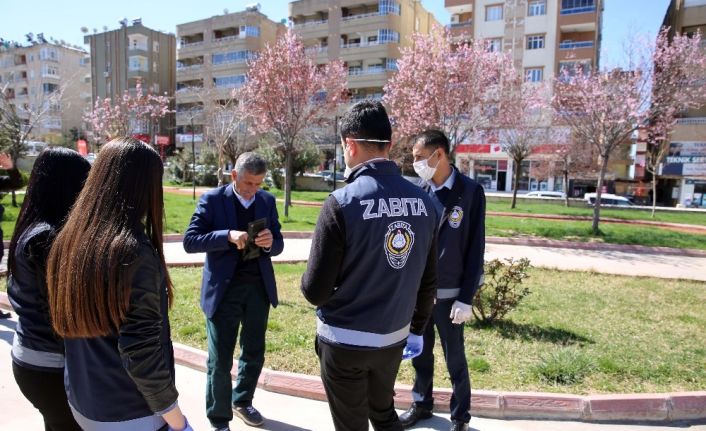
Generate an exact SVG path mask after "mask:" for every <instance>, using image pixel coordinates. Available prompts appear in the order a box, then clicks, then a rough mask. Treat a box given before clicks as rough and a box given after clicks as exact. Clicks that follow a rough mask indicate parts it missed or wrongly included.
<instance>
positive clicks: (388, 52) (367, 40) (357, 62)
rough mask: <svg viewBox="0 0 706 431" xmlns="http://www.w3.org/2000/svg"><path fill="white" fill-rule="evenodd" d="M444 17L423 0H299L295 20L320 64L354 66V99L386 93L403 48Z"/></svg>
mask: <svg viewBox="0 0 706 431" xmlns="http://www.w3.org/2000/svg"><path fill="white" fill-rule="evenodd" d="M434 24H437V25H438V22H437V21H436V19H435V18H434V15H433V14H431V13H429V12H428V11H427V10H426V9H424V7H423V6H422V3H421V1H420V0H297V1H293V2H291V3H289V25H290V26H291V27H292V28H293V29H294V31H295V32H297V34H299V36H300V37H301V38H302V40H303V41H304V45H305V47H306V48H305V49H306V50H307V52H309V53H311V54H312V55H314V56H315V58H316V60H317V62H318V63H319V64H325V63H327V62H329V61H331V60H337V59H340V60H341V61H343V62H344V64H345V66H346V67H347V68H348V88H349V89H350V90H351V96H352V101H353V102H357V101H359V100H362V99H365V98H373V99H378V100H380V99H382V96H383V87H384V86H385V84H387V81H388V79H390V77H391V76H392V73H394V72H395V71H396V70H397V59H399V58H400V56H401V54H400V48H403V47H406V46H409V45H410V43H411V42H410V40H409V36H411V35H412V34H413V33H415V32H419V33H428V32H429V31H430V30H431V29H432V27H433V25H434Z"/></svg>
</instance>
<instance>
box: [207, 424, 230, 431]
mask: <svg viewBox="0 0 706 431" xmlns="http://www.w3.org/2000/svg"><path fill="white" fill-rule="evenodd" d="M211 430H212V431H230V427H229V426H228V425H226V426H224V427H211Z"/></svg>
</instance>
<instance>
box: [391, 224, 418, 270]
mask: <svg viewBox="0 0 706 431" xmlns="http://www.w3.org/2000/svg"><path fill="white" fill-rule="evenodd" d="M413 245H414V232H413V231H412V226H411V225H410V224H409V223H405V222H403V221H396V222H394V223H391V224H390V225H389V226H388V227H387V233H386V234H385V255H387V262H388V263H389V264H390V266H391V267H393V268H395V269H402V268H404V266H405V264H406V263H407V258H408V257H409V253H410V252H411V251H412V246H413Z"/></svg>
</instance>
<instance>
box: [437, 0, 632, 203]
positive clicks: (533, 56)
mask: <svg viewBox="0 0 706 431" xmlns="http://www.w3.org/2000/svg"><path fill="white" fill-rule="evenodd" d="M445 6H446V9H447V10H448V11H449V13H450V14H451V23H450V24H449V28H450V30H451V32H452V35H453V36H454V37H455V39H456V40H458V41H459V42H463V41H466V40H471V39H473V40H483V41H485V43H486V45H487V49H488V50H490V51H509V52H510V54H511V55H512V57H513V59H514V61H515V67H517V68H518V69H519V70H522V71H523V72H524V75H525V80H526V81H529V82H542V81H549V80H552V79H554V78H555V77H557V75H558V74H560V73H564V72H563V71H572V72H573V71H576V70H579V69H582V68H586V69H591V68H598V65H599V64H598V62H599V52H600V43H601V16H602V11H603V2H602V0H505V1H502V0H445ZM549 125H550V124H547V125H545V126H549ZM547 144H550V145H547V146H540V149H539V150H538V151H537V154H534V155H532V156H530V157H529V159H528V160H526V161H524V162H523V163H522V167H521V175H520V179H519V185H518V190H521V191H535V190H556V191H568V192H569V194H570V195H571V196H583V193H586V192H588V191H594V190H595V179H593V178H586V179H576V180H573V181H572V184H570V185H569V187H566V186H565V185H564V184H563V180H562V178H561V177H550V178H536V177H535V175H534V172H533V168H532V167H533V165H534V164H536V163H538V162H539V159H541V158H542V147H544V148H546V149H547V151H550V149H551V144H554V143H552V142H547ZM456 152H457V164H458V165H459V166H460V167H462V168H463V169H464V170H465V171H466V172H468V173H469V174H470V175H471V176H473V177H474V178H476V179H477V180H478V181H479V182H481V183H482V184H483V185H484V187H485V188H486V190H489V191H511V190H512V172H513V162H512V160H511V159H510V158H509V157H508V156H507V154H505V153H504V152H503V151H502V146H501V145H500V142H498V141H497V138H496V137H495V136H494V134H492V133H491V134H485V135H483V136H479V137H476V138H474V140H473V142H468V143H466V144H465V145H460V146H459V147H458V148H457V151H456ZM623 159H625V160H623ZM630 164H631V163H630V162H629V161H628V160H627V157H622V156H620V160H616V163H615V164H614V166H615V169H613V172H612V173H611V174H610V175H609V177H610V178H609V180H611V181H612V180H613V179H615V178H619V177H621V176H626V175H627V166H629V165H630Z"/></svg>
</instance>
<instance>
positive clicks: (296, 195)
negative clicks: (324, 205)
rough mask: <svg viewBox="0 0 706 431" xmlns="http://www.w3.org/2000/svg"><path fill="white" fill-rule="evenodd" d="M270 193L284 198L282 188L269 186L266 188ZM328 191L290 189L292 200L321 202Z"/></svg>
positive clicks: (278, 197)
mask: <svg viewBox="0 0 706 431" xmlns="http://www.w3.org/2000/svg"><path fill="white" fill-rule="evenodd" d="M268 191H269V192H270V193H272V194H273V195H275V197H276V198H277V199H284V190H280V189H277V188H271V189H270V190H268ZM329 193H330V192H309V191H304V190H292V200H293V201H309V202H323V201H325V200H326V198H327V197H328V195H329Z"/></svg>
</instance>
